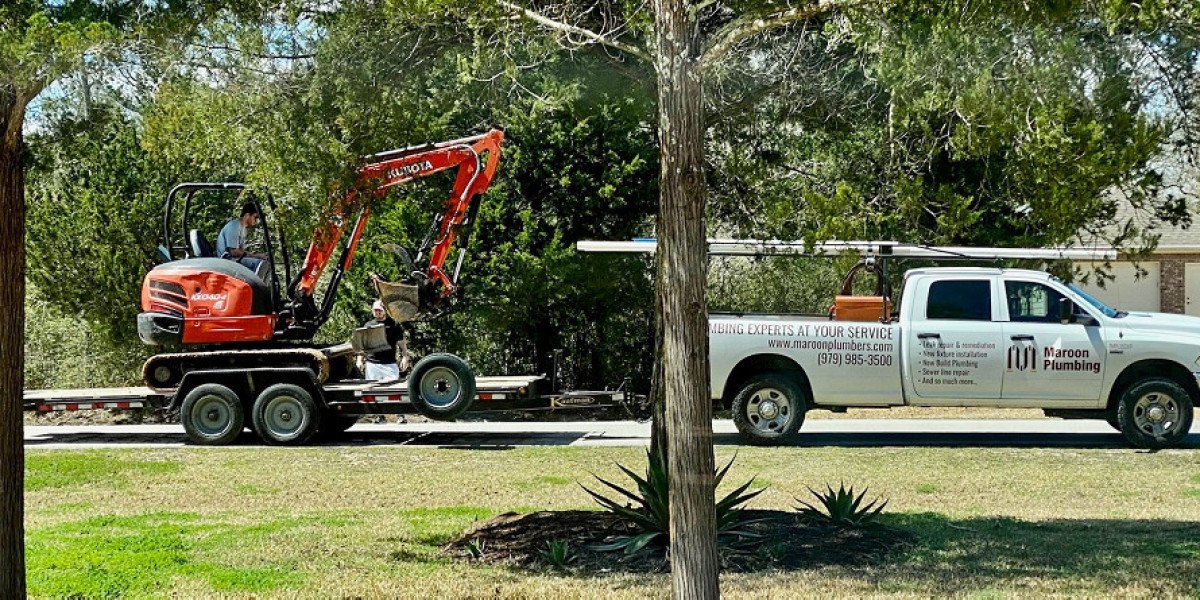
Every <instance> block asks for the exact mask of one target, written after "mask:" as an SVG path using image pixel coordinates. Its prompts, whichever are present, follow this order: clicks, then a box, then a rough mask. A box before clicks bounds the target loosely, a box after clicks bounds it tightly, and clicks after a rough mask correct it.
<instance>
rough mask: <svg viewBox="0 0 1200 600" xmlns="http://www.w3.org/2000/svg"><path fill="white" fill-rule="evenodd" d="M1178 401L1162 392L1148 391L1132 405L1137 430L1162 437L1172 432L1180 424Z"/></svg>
mask: <svg viewBox="0 0 1200 600" xmlns="http://www.w3.org/2000/svg"><path fill="white" fill-rule="evenodd" d="M1180 416H1181V415H1180V409H1179V402H1178V401H1177V400H1175V398H1173V397H1171V396H1170V395H1168V394H1164V393H1162V392H1150V393H1149V394H1146V395H1144V396H1142V397H1141V398H1138V401H1137V402H1136V403H1134V405H1133V425H1134V427H1137V428H1138V430H1139V431H1141V432H1143V433H1146V434H1149V435H1152V436H1154V437H1162V436H1164V435H1167V434H1170V433H1174V431H1175V430H1176V429H1178V428H1179V424H1180Z"/></svg>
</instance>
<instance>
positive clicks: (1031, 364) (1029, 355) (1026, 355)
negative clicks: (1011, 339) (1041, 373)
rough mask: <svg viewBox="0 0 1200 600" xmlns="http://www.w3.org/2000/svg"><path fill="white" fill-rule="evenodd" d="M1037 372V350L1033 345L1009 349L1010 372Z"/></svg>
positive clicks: (1018, 345)
mask: <svg viewBox="0 0 1200 600" xmlns="http://www.w3.org/2000/svg"><path fill="white" fill-rule="evenodd" d="M1013 369H1016V370H1018V371H1026V370H1028V371H1037V348H1036V347H1034V345H1033V344H1029V345H1025V344H1013V345H1011V346H1009V347H1008V370H1009V371H1011V370H1013Z"/></svg>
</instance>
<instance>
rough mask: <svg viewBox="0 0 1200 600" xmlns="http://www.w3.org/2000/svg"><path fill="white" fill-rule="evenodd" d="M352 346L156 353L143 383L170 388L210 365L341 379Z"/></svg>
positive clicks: (324, 380) (157, 388) (328, 380)
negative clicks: (289, 370) (295, 370)
mask: <svg viewBox="0 0 1200 600" xmlns="http://www.w3.org/2000/svg"><path fill="white" fill-rule="evenodd" d="M354 357H355V350H354V348H353V347H352V346H351V345H350V344H338V345H336V346H328V347H323V348H261V349H245V350H208V351H197V352H175V353H168V354H157V355H155V356H152V357H150V358H149V359H148V360H147V361H146V362H145V364H143V365H142V379H143V380H144V381H145V383H146V387H148V388H150V389H152V390H155V391H157V392H171V391H173V390H174V389H175V388H176V387H177V386H178V385H179V383H180V382H181V381H183V378H184V376H186V375H187V374H188V373H190V372H193V371H206V370H213V369H231V368H237V369H262V368H270V369H283V368H296V367H300V368H307V369H309V370H311V371H312V372H313V375H314V376H315V377H316V379H317V383H318V384H325V383H332V382H335V381H339V380H341V379H345V378H346V377H347V376H348V375H349V374H350V371H351V365H352V364H353V360H354Z"/></svg>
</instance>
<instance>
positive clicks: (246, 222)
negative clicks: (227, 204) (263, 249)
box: [217, 202, 267, 276]
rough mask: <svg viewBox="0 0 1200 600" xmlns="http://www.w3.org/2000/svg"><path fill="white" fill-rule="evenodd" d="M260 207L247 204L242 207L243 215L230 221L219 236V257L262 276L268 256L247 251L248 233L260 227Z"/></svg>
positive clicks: (251, 203) (250, 203)
mask: <svg viewBox="0 0 1200 600" xmlns="http://www.w3.org/2000/svg"><path fill="white" fill-rule="evenodd" d="M258 220H259V218H258V205H256V204H255V203H253V202H247V203H245V204H243V205H242V214H241V216H239V217H238V218H236V219H230V220H229V222H228V223H226V224H225V226H224V227H222V228H221V233H220V235H218V236H217V256H219V257H221V258H228V259H229V260H232V261H236V262H239V263H241V264H242V265H244V266H245V267H246V268H248V269H250V270H251V271H254V272H255V273H256V274H259V275H260V276H261V275H262V273H259V269H260V267H262V266H263V265H264V264H265V263H266V262H267V255H266V254H260V253H255V252H248V251H246V231H247V230H249V229H253V228H255V227H257V226H258Z"/></svg>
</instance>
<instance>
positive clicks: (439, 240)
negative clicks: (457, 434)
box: [138, 129, 504, 418]
mask: <svg viewBox="0 0 1200 600" xmlns="http://www.w3.org/2000/svg"><path fill="white" fill-rule="evenodd" d="M503 141H504V133H503V132H502V131H500V130H498V129H492V130H490V131H488V132H487V133H484V134H482V135H477V136H473V137H467V138H462V139H457V140H451V141H447V142H440V143H433V144H425V145H421V146H413V147H410V148H403V149H400V150H392V151H389V152H383V153H380V154H376V155H373V156H370V157H368V158H367V159H366V160H365V161H364V164H363V165H362V166H361V167H360V168H359V170H358V178H357V182H356V184H355V185H354V186H353V187H352V188H351V189H349V190H347V191H346V192H344V193H342V194H339V195H338V196H337V197H335V199H334V200H333V201H332V202H331V204H330V206H329V208H328V209H327V210H326V212H325V214H324V216H323V218H322V220H321V222H320V224H319V225H318V226H317V228H316V231H315V232H314V234H313V238H312V242H311V243H310V244H309V246H308V250H307V252H306V254H305V257H304V262H303V263H302V264H301V266H300V268H299V269H298V271H297V272H296V274H295V276H294V277H293V276H292V273H291V268H290V265H289V264H288V258H287V250H286V243H285V242H284V240H283V239H282V234H280V240H279V241H280V243H279V244H278V245H275V244H273V243H272V240H271V236H270V229H269V226H268V224H267V222H266V220H265V217H266V211H265V210H259V213H260V214H261V215H263V217H264V220H263V222H262V227H263V230H264V232H265V235H264V238H265V243H266V245H267V248H266V250H267V254H268V255H269V256H270V258H271V261H272V265H271V268H270V269H268V270H269V271H271V272H272V273H271V274H270V275H267V276H266V277H259V276H258V275H256V274H255V273H254V272H253V271H251V270H250V269H249V268H247V267H245V266H242V265H241V264H239V263H238V262H236V261H234V260H229V259H228V258H223V257H219V256H214V252H213V251H212V247H211V245H210V244H208V242H207V241H206V239H205V236H204V235H203V234H202V233H201V232H200V231H198V230H190V231H189V230H188V229H187V227H188V223H187V221H188V215H189V210H190V208H191V205H192V200H193V196H194V195H196V194H197V193H199V192H204V191H234V192H238V193H242V194H246V193H250V190H247V189H246V186H245V185H243V184H236V183H215V184H214V183H199V184H181V185H179V186H176V188H175V189H173V190H172V191H171V193H170V194H169V195H168V199H167V203H166V216H165V217H164V234H163V241H164V245H163V246H162V247H160V253H161V254H162V255H163V256H162V257H161V258H162V260H163V261H164V262H162V264H159V265H158V266H156V267H155V268H153V269H152V270H151V271H150V272H149V273H148V274H147V275H146V278H145V280H144V282H143V284H142V294H141V296H142V297H141V301H142V310H143V312H142V313H141V314H139V315H138V334H139V336H140V337H141V339H142V340H143V341H144V342H145V343H147V344H152V345H157V346H174V347H178V346H187V347H188V348H184V349H181V350H182V351H178V352H169V353H163V354H158V355H156V356H153V357H151V358H150V359H149V360H147V361H146V363H145V365H144V367H143V377H144V379H145V381H146V384H147V385H148V386H149V387H151V388H154V389H157V390H168V389H180V390H182V389H184V388H185V387H186V388H190V387H194V386H195V385H196V383H197V382H200V381H210V380H214V379H220V380H224V379H228V378H229V377H231V376H232V377H235V378H236V377H237V376H239V375H245V377H246V378H249V379H253V378H254V377H265V379H264V381H263V382H262V384H261V385H260V384H251V387H250V389H247V390H245V392H244V393H245V394H254V393H255V392H256V389H254V388H255V387H256V386H257V387H262V385H267V384H269V383H270V382H271V381H274V380H276V379H278V377H277V376H278V375H279V374H281V373H283V374H286V373H292V371H298V372H299V374H300V376H301V378H302V379H303V378H305V377H307V378H310V379H313V380H314V381H313V383H314V384H316V385H320V384H322V383H325V382H327V381H336V380H338V379H339V378H341V377H343V376H345V375H346V370H347V365H348V364H349V360H348V359H349V358H351V357H352V356H353V354H354V351H353V349H352V348H351V347H350V345H349V344H342V345H337V346H330V347H316V346H315V345H313V344H312V343H311V340H312V339H313V336H314V335H315V334H316V332H317V330H318V329H319V328H320V327H321V326H322V325H323V324H324V323H325V322H326V321H327V320H328V318H329V315H330V312H331V310H332V308H333V304H334V299H335V297H336V294H337V290H338V285H339V283H340V282H341V279H342V277H343V276H344V275H345V273H346V272H347V271H348V270H349V268H350V265H351V262H352V261H353V260H354V255H355V251H356V250H357V249H358V244H359V241H360V240H361V238H362V235H363V232H364V230H365V228H366V224H367V220H368V217H369V216H370V214H371V208H372V205H373V204H374V203H375V202H376V201H377V200H379V199H380V198H382V197H383V196H384V195H386V193H387V192H388V190H389V189H391V188H393V187H396V186H398V185H402V184H404V183H408V182H410V181H412V180H414V179H418V178H421V177H425V176H428V175H432V174H434V173H438V172H442V171H446V170H449V169H457V175H456V178H455V180H454V188H453V191H452V193H451V196H450V198H449V199H448V200H447V201H446V204H445V208H444V210H443V211H442V212H441V213H440V214H438V215H437V217H436V218H435V219H434V221H433V223H432V225H431V226H430V229H429V233H428V234H427V236H426V238H425V240H424V242H422V244H421V246H420V248H418V249H417V252H416V255H415V259H414V258H410V254H409V253H407V252H405V251H404V250H403V249H402V248H400V247H399V246H395V245H389V246H391V249H392V250H393V251H394V252H395V253H396V256H397V263H398V264H400V265H401V266H402V271H401V273H402V275H401V279H400V280H399V281H395V282H393V281H387V280H386V279H384V278H382V277H379V276H376V275H372V281H373V283H374V285H375V288H376V292H377V293H378V295H379V297H380V299H381V300H383V302H384V304H385V306H386V307H387V311H388V313H389V314H390V315H391V316H392V317H393V318H394V319H396V320H397V321H410V320H414V319H419V318H422V317H425V316H428V315H430V314H431V313H433V312H435V311H440V310H442V309H444V308H445V307H446V305H447V304H448V301H449V300H451V299H452V297H453V296H454V294H455V292H456V290H457V289H458V276H459V271H460V270H461V267H462V259H463V256H464V253H465V245H466V238H467V231H468V230H465V229H462V227H463V226H464V225H467V224H469V223H471V221H472V220H473V219H474V217H475V214H476V211H477V209H478V206H479V198H480V196H481V195H482V194H483V193H484V192H486V191H487V189H488V187H489V186H490V185H491V183H492V178H493V177H494V176H495V173H496V167H497V165H498V163H499V159H500V146H501V144H502V143H503ZM180 194H183V195H184V200H183V204H184V210H183V224H182V229H183V230H184V231H185V232H187V234H188V235H187V237H186V240H185V241H184V242H183V243H176V241H175V236H173V231H172V212H171V211H172V208H173V206H174V204H175V201H176V198H177V196H178V195H180ZM266 200H267V202H268V203H269V205H270V206H271V207H273V205H274V202H273V201H272V200H271V199H270V197H267V198H266ZM252 201H254V202H255V203H256V205H258V206H260V208H262V203H261V202H258V200H257V199H255V200H252ZM347 233H348V234H347ZM456 242H458V247H459V256H458V260H457V263H456V264H455V266H454V270H453V271H452V272H448V271H447V267H446V261H447V259H448V258H449V256H450V253H451V251H452V250H453V248H454V246H455V243H456ZM339 246H340V253H339ZM335 255H337V256H336V261H334V258H335ZM277 259H278V260H277ZM331 262H332V263H333V271H332V272H331V273H330V274H329V276H328V278H327V284H326V286H325V290H324V293H323V294H322V295H321V297H320V300H319V304H318V299H317V297H316V294H315V292H316V288H317V286H318V282H319V281H320V280H321V279H322V275H323V274H325V272H326V270H327V268H328V267H329V266H330V263H331ZM422 262H423V263H424V264H423V266H418V263H422ZM278 263H282V264H278ZM276 267H282V270H283V272H284V280H285V281H286V282H287V283H286V288H285V289H284V290H283V291H281V290H280V286H279V284H278V283H276V281H275V279H276V276H275V273H274V272H275V271H276V270H277V269H276ZM439 356H443V357H444V356H449V355H439ZM460 362H461V361H460ZM443 366H444V367H445V366H448V367H450V368H451V369H452V370H453V369H455V368H459V367H463V368H465V363H462V365H455V364H448V365H443ZM295 374H296V373H293V375H295ZM416 374H417V373H416V368H414V372H413V375H416ZM189 379H191V380H192V381H191V384H190V385H187V380H189ZM226 387H229V386H228V385H227V386H226ZM431 389H433V388H431ZM435 391H436V390H435ZM442 391H445V389H444V386H443V388H442ZM464 391H465V390H464ZM436 408H437V407H432V409H433V410H434V411H435V412H436ZM456 410H457V409H456ZM445 416H447V417H451V418H452V417H453V416H454V415H450V414H447V415H445Z"/></svg>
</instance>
